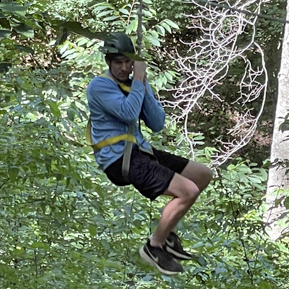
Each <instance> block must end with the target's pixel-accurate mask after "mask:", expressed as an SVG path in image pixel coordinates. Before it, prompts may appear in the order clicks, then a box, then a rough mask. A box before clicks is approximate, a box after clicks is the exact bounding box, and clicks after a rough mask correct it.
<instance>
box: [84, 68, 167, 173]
mask: <svg viewBox="0 0 289 289" xmlns="http://www.w3.org/2000/svg"><path fill="white" fill-rule="evenodd" d="M107 74H109V72H107ZM87 100H88V106H89V109H90V114H91V137H92V141H93V143H98V142H100V141H102V140H105V139H107V138H110V137H114V136H118V135H121V134H125V133H128V126H129V125H134V127H135V128H134V137H135V138H136V140H137V143H138V145H140V146H142V147H143V148H145V149H151V146H150V145H149V144H148V143H147V142H146V141H145V139H144V138H143V135H142V133H141V131H140V130H139V127H138V125H137V121H138V119H139V118H141V119H142V120H144V122H145V124H146V126H148V127H149V128H150V129H151V130H152V131H154V132H157V131H160V130H162V129H163V127H164V123H165V112H164V110H163V108H162V106H161V104H160V102H159V101H157V100H156V99H155V97H154V94H153V91H152V89H151V87H150V85H149V83H148V82H147V83H146V87H145V86H144V84H143V83H142V82H141V81H138V80H132V84H131V89H130V92H129V94H128V95H127V96H125V95H124V93H123V92H122V91H121V90H120V88H119V87H118V85H117V83H116V82H115V81H114V80H113V79H111V78H108V77H105V76H98V77H96V78H94V79H93V80H92V81H91V82H90V83H89V85H88V88H87ZM124 143H125V142H124V141H120V142H118V143H116V144H113V145H109V146H105V147H103V148H102V149H100V150H98V151H95V152H94V156H95V159H96V162H97V163H98V164H99V166H100V168H101V169H103V170H105V169H106V168H107V167H108V166H109V165H111V164H112V163H114V162H115V161H116V160H118V159H119V158H120V157H121V156H122V155H123V152H124Z"/></svg>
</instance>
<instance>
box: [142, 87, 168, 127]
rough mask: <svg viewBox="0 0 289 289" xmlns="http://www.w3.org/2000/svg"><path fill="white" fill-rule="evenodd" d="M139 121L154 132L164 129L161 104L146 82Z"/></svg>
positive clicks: (163, 113) (163, 115) (163, 114)
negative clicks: (142, 121) (141, 120)
mask: <svg viewBox="0 0 289 289" xmlns="http://www.w3.org/2000/svg"><path fill="white" fill-rule="evenodd" d="M141 119H143V120H144V122H145V124H146V126H147V127H149V128H150V129H151V130H152V131H154V132H158V131H160V130H162V129H163V128H164V124H165V111H164V109H163V107H162V105H161V103H160V102H159V101H158V100H156V98H155V96H154V93H153V91H152V89H151V87H150V85H149V83H148V82H147V83H146V90H145V97H144V102H143V109H142V114H141Z"/></svg>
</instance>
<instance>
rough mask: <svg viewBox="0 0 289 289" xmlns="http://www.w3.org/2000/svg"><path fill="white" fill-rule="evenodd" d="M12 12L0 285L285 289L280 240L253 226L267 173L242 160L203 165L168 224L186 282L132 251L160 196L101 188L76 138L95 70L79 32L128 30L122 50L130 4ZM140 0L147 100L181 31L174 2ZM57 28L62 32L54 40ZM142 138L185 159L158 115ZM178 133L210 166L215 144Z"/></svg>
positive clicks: (4, 93)
mask: <svg viewBox="0 0 289 289" xmlns="http://www.w3.org/2000/svg"><path fill="white" fill-rule="evenodd" d="M21 3H22V4H20V2H17V3H16V2H12V1H7V2H1V3H0V9H1V13H2V14H1V15H0V25H1V29H0V30H1V31H0V37H1V39H0V52H1V53H0V60H1V64H0V73H1V77H0V91H1V92H0V100H1V101H0V115H1V117H0V128H1V132H2V137H1V139H0V147H1V154H0V167H1V174H0V214H1V220H2V222H1V232H2V237H1V240H0V248H1V249H0V256H1V262H0V288H14V289H18V288H19V289H25V288H28V289H32V288H38V289H40V288H63V289H64V288H65V289H73V288H77V289H79V288H85V289H87V288H97V289H101V288H142V289H143V288H162V289H163V288H178V289H182V288H183V289H189V288H208V289H210V288H228V289H229V288H262V289H263V288H270V289H272V288H273V289H274V288H276V289H277V288H284V289H285V288H288V285H287V284H288V276H287V275H288V274H287V272H288V264H287V259H288V256H289V252H288V244H286V243H283V241H280V242H278V243H273V242H271V241H270V240H269V239H268V237H267V235H266V234H265V232H264V227H263V223H262V215H263V202H262V198H263V194H264V192H265V186H266V179H267V176H266V171H265V169H264V168H262V167H257V166H256V165H255V164H253V163H251V162H250V161H249V160H248V161H244V160H242V159H234V160H233V161H232V163H231V164H228V165H227V166H224V167H222V168H218V169H215V178H214V180H213V182H212V184H211V185H210V187H209V188H208V190H207V191H206V192H204V193H203V194H202V195H201V196H200V198H199V200H198V201H197V203H196V205H195V206H194V207H193V208H192V209H191V211H190V213H189V214H188V215H187V216H186V217H185V218H184V220H183V221H182V222H181V223H180V224H179V228H178V229H179V232H180V235H181V237H182V239H183V244H184V246H185V247H186V248H188V250H190V251H191V252H193V254H194V258H193V260H192V261H189V262H184V267H185V269H186V272H185V273H183V274H181V275H179V276H176V277H167V276H163V275H160V274H159V273H158V272H157V271H155V270H154V269H152V268H151V267H148V266H147V265H146V264H144V263H143V262H142V261H141V260H140V258H139V255H138V248H139V247H140V246H141V245H142V244H143V243H144V242H145V240H146V238H147V236H148V235H149V234H150V228H151V229H153V228H154V227H155V226H156V224H157V221H158V219H159V216H160V211H161V208H162V207H163V206H164V205H165V203H166V202H167V199H165V198H160V199H159V200H158V201H156V202H153V203H150V202H149V201H148V200H147V199H145V198H143V197H142V196H141V195H140V194H139V193H138V192H136V191H135V190H134V189H133V188H132V187H125V188H117V187H115V186H114V185H112V184H111V183H110V182H109V181H108V179H107V178H106V176H105V175H104V174H103V173H102V172H101V171H100V170H99V169H98V167H97V165H96V164H95V161H94V158H93V155H92V153H91V150H90V148H88V147H86V146H85V142H84V131H85V125H86V121H87V114H88V110H87V106H86V98H85V89H86V85H87V83H88V82H89V80H90V79H91V78H92V77H93V76H94V74H96V73H99V72H100V71H102V70H103V69H104V68H105V64H104V62H103V58H102V55H101V54H100V53H98V52H97V51H98V47H99V45H100V40H99V39H91V38H93V37H90V36H89V35H94V36H95V37H96V38H97V37H98V36H99V34H98V36H96V34H90V33H96V32H102V31H108V30H109V31H112V30H118V31H120V30H125V29H127V32H128V33H130V34H131V35H132V37H133V39H134V40H135V39H136V36H137V35H136V24H137V18H136V11H137V6H136V4H132V3H131V1H109V4H108V3H107V2H103V1H93V2H92V1H87V0H86V1H84V0H83V1H53V2H48V1H37V3H36V2H35V3H29V5H28V3H27V2H26V1H22V2H21ZM145 3H146V4H147V6H148V8H146V11H145V17H144V43H143V44H144V51H143V55H144V56H145V57H147V59H149V61H150V65H151V66H150V67H151V69H150V70H149V73H148V77H149V78H150V80H151V83H152V85H153V87H154V89H155V90H156V92H158V91H159V90H160V88H162V87H164V85H167V86H168V87H169V85H170V84H171V83H172V82H174V81H175V78H176V77H177V76H178V75H177V74H176V72H174V71H173V69H168V70H164V69H162V66H161V65H158V63H157V61H156V59H157V60H161V59H162V57H161V56H159V55H157V54H158V53H159V51H160V50H158V49H159V46H160V45H162V44H163V42H164V41H165V37H171V32H172V33H173V32H174V30H177V29H178V27H180V26H181V25H179V24H178V25H176V24H175V21H172V20H170V19H172V17H171V16H172V15H173V12H172V11H174V12H175V16H176V17H177V18H178V19H179V18H180V13H181V11H182V6H181V5H176V3H174V2H172V1H145ZM167 5H168V6H167ZM172 6H173V9H176V10H171V11H167V12H166V9H167V7H172ZM104 12H105V13H104ZM101 13H103V14H101ZM109 17H110V18H109ZM174 20H175V19H174ZM15 21H16V22H17V23H18V24H17V25H18V28H17V29H15V31H16V32H15V31H14V30H13V33H15V37H14V36H13V37H12V36H11V34H10V31H11V33H12V26H13V25H14V24H15V23H14V22H15ZM79 23H82V25H81V26H80V25H79ZM180 24H181V23H180ZM65 25H66V26H65ZM60 27H62V28H61V29H64V27H66V28H67V32H68V31H70V33H71V34H69V35H66V36H65V37H66V38H65V39H64V40H63V34H64V32H65V29H64V30H61V29H60ZM87 29H88V30H87ZM3 30H4V31H3ZM8 31H9V33H8ZM87 33H88V34H87ZM13 35H14V34H13ZM61 38H62V40H63V41H60V40H61ZM57 39H58V40H59V42H57ZM55 43H56V44H60V45H59V46H57V47H56V46H55ZM4 72H5V73H4ZM143 133H144V135H145V136H146V137H147V139H149V141H150V142H151V143H152V144H153V145H154V146H155V147H159V148H162V149H164V150H166V151H170V152H173V153H175V154H178V155H182V156H186V157H191V152H190V150H189V149H188V144H187V143H186V142H185V138H184V135H183V132H182V131H180V129H179V127H178V124H177V123H171V122H170V120H169V117H168V121H167V124H166V128H165V129H164V130H163V132H162V133H161V134H151V132H149V131H148V130H147V129H144V130H143ZM189 137H191V138H193V139H194V140H195V142H194V143H195V144H196V147H195V148H194V149H195V150H194V155H193V156H194V158H195V159H196V160H197V161H200V162H203V163H209V162H210V157H211V155H212V153H213V152H215V151H216V150H215V148H212V147H208V146H206V145H205V143H204V136H203V135H202V134H201V133H199V132H197V131H196V132H194V133H190V135H189ZM284 202H285V205H286V206H287V205H288V200H287V199H284Z"/></svg>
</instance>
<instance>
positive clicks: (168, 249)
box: [166, 246, 192, 260]
mask: <svg viewBox="0 0 289 289" xmlns="http://www.w3.org/2000/svg"><path fill="white" fill-rule="evenodd" d="M166 250H167V252H168V253H170V254H171V255H172V256H173V257H174V258H176V259H179V260H192V257H191V256H186V255H183V254H181V253H179V252H176V251H175V250H174V249H172V248H171V247H169V246H166Z"/></svg>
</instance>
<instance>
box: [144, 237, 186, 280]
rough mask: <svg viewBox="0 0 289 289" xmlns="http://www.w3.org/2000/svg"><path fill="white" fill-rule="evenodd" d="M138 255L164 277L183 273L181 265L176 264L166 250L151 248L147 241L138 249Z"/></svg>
mask: <svg viewBox="0 0 289 289" xmlns="http://www.w3.org/2000/svg"><path fill="white" fill-rule="evenodd" d="M139 254H140V256H141V257H142V259H144V260H145V261H146V262H147V263H149V264H151V265H152V266H154V267H156V268H157V269H158V270H159V271H160V272H161V273H163V274H165V275H174V274H178V273H180V272H183V271H184V269H183V267H182V265H181V264H179V263H178V262H176V261H175V260H174V258H173V257H172V255H171V254H169V253H168V252H167V251H166V250H164V249H163V248H161V247H152V246H151V245H150V240H149V239H148V241H147V243H146V245H144V246H143V247H141V248H140V250H139Z"/></svg>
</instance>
